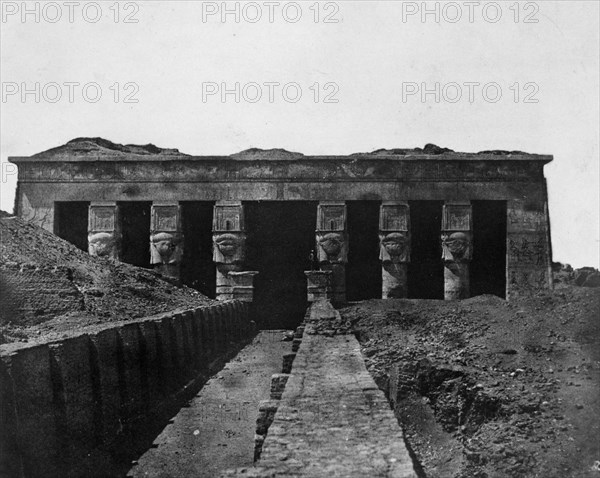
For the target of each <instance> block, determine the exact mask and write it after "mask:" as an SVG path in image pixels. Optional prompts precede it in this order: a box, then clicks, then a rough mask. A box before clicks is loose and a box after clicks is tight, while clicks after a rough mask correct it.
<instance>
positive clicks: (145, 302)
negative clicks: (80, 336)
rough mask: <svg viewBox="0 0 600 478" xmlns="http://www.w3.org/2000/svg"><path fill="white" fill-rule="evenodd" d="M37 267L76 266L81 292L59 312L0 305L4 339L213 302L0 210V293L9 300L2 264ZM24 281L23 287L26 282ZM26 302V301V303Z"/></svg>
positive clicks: (76, 288) (74, 278) (48, 272)
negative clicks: (92, 253) (95, 254)
mask: <svg viewBox="0 0 600 478" xmlns="http://www.w3.org/2000/svg"><path fill="white" fill-rule="evenodd" d="M15 267H16V268H17V270H18V269H19V268H23V267H25V268H26V269H29V270H31V269H34V270H37V272H36V274H39V275H42V276H46V277H47V281H48V287H50V288H51V286H52V281H53V272H52V268H54V267H64V268H68V269H69V270H70V271H71V274H70V276H71V279H70V280H71V283H72V289H73V292H74V293H75V294H77V297H78V300H77V301H75V303H74V304H73V306H72V307H71V309H70V310H65V311H64V312H63V313H62V314H59V315H55V314H50V313H47V311H44V310H39V311H36V312H35V313H33V314H28V313H21V312H17V313H13V312H10V311H9V308H8V307H0V344H2V343H7V342H15V341H23V342H27V341H29V340H32V339H36V340H37V339H43V338H44V336H46V335H48V334H51V335H53V338H56V336H58V337H60V335H57V334H60V333H62V332H64V333H74V332H76V331H77V329H78V328H82V327H87V326H90V325H96V324H103V323H106V322H115V321H123V320H130V319H135V318H141V317H146V316H150V315H155V314H159V313H162V312H167V311H171V310H174V309H179V308H192V307H198V306H202V305H206V304H210V303H213V302H214V301H212V300H210V299H208V298H207V297H205V296H204V295H202V294H200V293H199V292H197V291H195V290H193V289H190V288H187V287H177V285H176V284H173V283H172V282H170V281H168V280H164V279H163V278H161V277H160V276H159V275H158V274H157V273H155V272H153V271H151V270H148V269H143V268H140V267H135V266H131V265H129V264H125V263H122V262H116V261H112V260H108V259H101V258H96V257H91V256H89V255H88V253H87V252H84V251H81V250H80V249H78V248H76V247H75V246H73V245H72V244H70V243H68V242H67V241H64V240H62V239H60V238H59V237H58V236H55V235H54V234H52V233H50V232H48V231H46V230H44V229H42V228H41V227H38V226H35V225H33V224H30V223H28V222H25V221H22V220H21V219H19V218H17V217H14V216H10V215H7V214H6V213H3V212H1V211H0V295H1V296H2V302H3V303H5V302H8V301H9V295H10V294H11V287H14V284H10V280H9V279H8V277H9V275H8V274H6V273H5V272H3V271H2V268H12V269H14V268H15ZM21 286H22V285H20V286H19V287H21ZM24 305H25V306H26V305H27V304H24Z"/></svg>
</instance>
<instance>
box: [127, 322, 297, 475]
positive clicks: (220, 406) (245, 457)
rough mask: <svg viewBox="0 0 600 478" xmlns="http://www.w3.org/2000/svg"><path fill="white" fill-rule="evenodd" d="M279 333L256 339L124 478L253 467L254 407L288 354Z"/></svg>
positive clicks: (188, 404)
mask: <svg viewBox="0 0 600 478" xmlns="http://www.w3.org/2000/svg"><path fill="white" fill-rule="evenodd" d="M283 332H284V331H282V330H266V331H262V332H260V333H258V335H257V336H256V337H255V338H254V340H253V341H252V342H251V343H250V344H248V345H247V346H246V347H244V348H243V349H242V350H241V351H240V352H239V353H238V354H237V355H236V356H235V357H234V358H233V359H232V360H230V361H229V362H228V363H227V364H226V365H225V366H224V367H223V368H222V369H221V370H220V371H219V372H218V373H217V374H215V375H213V376H212V377H211V378H210V379H209V380H208V381H207V382H206V383H205V384H204V386H203V387H202V389H201V390H200V391H199V392H198V393H197V394H196V395H195V396H193V398H192V399H191V400H189V401H188V402H186V403H185V404H184V406H183V407H182V408H181V409H180V410H179V411H178V412H177V414H176V415H175V416H174V417H173V418H172V419H171V420H169V423H168V424H167V425H166V426H165V427H164V428H163V429H162V431H161V432H160V433H159V434H158V436H157V437H156V438H155V439H154V441H153V442H152V444H151V446H150V448H148V449H147V450H146V451H145V452H144V453H143V454H142V455H141V456H140V457H139V458H138V459H137V460H135V461H134V462H133V466H131V467H130V469H129V471H128V473H127V476H130V477H166V476H169V477H175V476H194V477H211V478H212V477H215V476H218V475H219V473H220V472H221V471H222V470H225V469H228V468H232V467H233V468H237V467H247V466H252V464H253V459H254V433H255V430H256V414H257V410H258V404H259V402H260V401H261V400H265V399H268V398H269V389H270V382H271V376H272V375H273V374H275V373H279V372H280V371H281V362H282V356H283V355H284V354H285V353H287V352H289V351H290V350H291V343H290V342H284V341H282V337H283Z"/></svg>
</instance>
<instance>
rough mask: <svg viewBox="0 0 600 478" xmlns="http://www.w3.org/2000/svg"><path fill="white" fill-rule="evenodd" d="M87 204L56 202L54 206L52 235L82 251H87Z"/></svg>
mask: <svg viewBox="0 0 600 478" xmlns="http://www.w3.org/2000/svg"><path fill="white" fill-rule="evenodd" d="M89 206H90V203H89V202H83V201H77V202H57V203H56V205H55V208H56V209H55V213H54V214H55V218H54V224H55V227H54V233H55V234H56V235H57V236H58V237H60V238H61V239H64V240H65V241H69V242H70V243H71V244H73V245H75V246H76V247H78V248H79V249H81V250H82V251H85V252H87V250H88V237H87V236H88V235H87V230H88V208H89Z"/></svg>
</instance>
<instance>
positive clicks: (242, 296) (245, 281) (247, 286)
mask: <svg viewBox="0 0 600 478" xmlns="http://www.w3.org/2000/svg"><path fill="white" fill-rule="evenodd" d="M257 274H258V272H257V271H243V272H230V273H229V279H230V283H231V291H232V299H233V300H240V301H242V302H252V301H253V300H254V276H256V275H257Z"/></svg>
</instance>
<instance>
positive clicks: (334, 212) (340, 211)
mask: <svg viewBox="0 0 600 478" xmlns="http://www.w3.org/2000/svg"><path fill="white" fill-rule="evenodd" d="M345 230H346V204H344V203H339V202H338V203H320V204H319V208H318V211H317V231H319V232H327V231H345Z"/></svg>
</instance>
